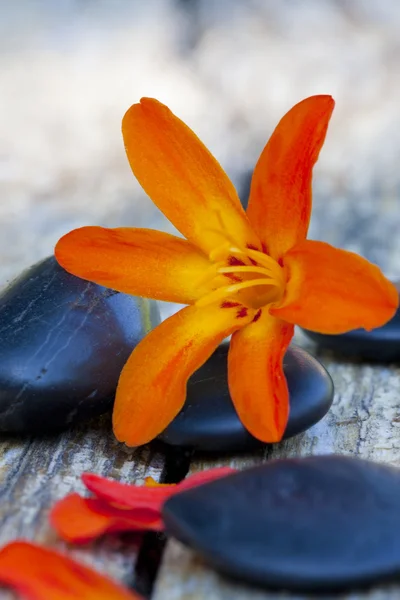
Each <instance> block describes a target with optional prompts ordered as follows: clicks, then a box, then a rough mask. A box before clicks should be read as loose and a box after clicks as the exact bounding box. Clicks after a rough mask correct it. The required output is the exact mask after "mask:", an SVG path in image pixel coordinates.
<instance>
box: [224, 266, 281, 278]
mask: <svg viewBox="0 0 400 600" xmlns="http://www.w3.org/2000/svg"><path fill="white" fill-rule="evenodd" d="M217 272H218V273H261V274H262V275H265V276H266V277H271V274H273V271H272V269H271V268H268V269H267V268H265V267H246V266H244V267H222V268H221V269H217Z"/></svg>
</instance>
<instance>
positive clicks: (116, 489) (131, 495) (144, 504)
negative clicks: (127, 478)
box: [82, 467, 235, 512]
mask: <svg viewBox="0 0 400 600" xmlns="http://www.w3.org/2000/svg"><path fill="white" fill-rule="evenodd" d="M234 471H235V469H232V468H231V467H216V468H215V469H208V470H206V471H201V472H200V473H194V474H193V475H189V477H187V478H186V479H184V480H183V481H181V482H180V483H177V484H175V483H171V484H157V485H156V486H154V484H152V485H151V486H147V485H132V484H126V483H121V482H119V481H114V480H112V479H107V478H106V477H101V476H100V475H95V474H94V473H84V474H83V475H82V481H83V483H84V484H85V486H86V487H87V489H88V490H89V491H90V492H92V494H95V496H97V498H99V499H101V500H103V502H106V503H108V504H110V505H113V506H120V507H123V508H124V509H125V512H126V509H129V510H131V511H133V510H137V509H144V508H146V509H147V510H151V511H154V512H161V508H162V505H163V504H164V502H165V501H166V500H167V499H168V498H169V497H170V496H173V495H174V494H177V493H178V492H179V491H182V490H185V489H189V488H191V487H195V486H197V485H202V484H203V483H207V482H208V481H213V480H214V479H218V478H220V477H224V476H226V475H229V474H231V473H233V472H234Z"/></svg>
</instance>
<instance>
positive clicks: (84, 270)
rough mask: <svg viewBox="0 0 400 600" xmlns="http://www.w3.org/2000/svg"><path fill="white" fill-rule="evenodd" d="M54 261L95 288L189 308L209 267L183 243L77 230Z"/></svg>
mask: <svg viewBox="0 0 400 600" xmlns="http://www.w3.org/2000/svg"><path fill="white" fill-rule="evenodd" d="M55 256H56V259H57V261H58V262H59V263H60V265H61V266H62V267H63V268H64V269H65V270H66V271H68V272H69V273H72V274H73V275H76V276H78V277H82V278H83V279H88V280H89V281H94V282H96V283H98V284H100V285H104V286H106V287H109V288H112V289H114V290H118V291H119V292H125V293H127V294H133V295H135V296H144V297H146V298H154V299H156V300H166V301H168V302H178V303H182V304H191V303H192V302H194V301H195V300H197V298H199V296H201V295H202V293H204V291H205V290H202V289H201V287H200V288H199V281H200V280H201V279H202V278H204V273H205V271H206V270H207V268H209V267H210V262H209V260H208V258H206V256H205V255H204V254H203V253H202V252H200V251H199V250H198V249H197V248H195V247H194V246H192V244H190V243H189V242H187V241H186V240H183V239H181V238H178V237H176V236H174V235H169V234H168V233H162V232H161V231H154V230H152V229H133V228H129V227H119V228H117V229H105V228H104V227H82V228H80V229H75V230H74V231H71V232H70V233H67V234H66V235H65V236H64V237H62V238H61V239H60V240H59V242H58V243H57V245H56V248H55Z"/></svg>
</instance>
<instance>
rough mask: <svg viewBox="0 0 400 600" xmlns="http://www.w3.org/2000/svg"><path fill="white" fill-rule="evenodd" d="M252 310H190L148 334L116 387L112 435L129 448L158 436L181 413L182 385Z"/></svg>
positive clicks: (170, 319)
mask: <svg viewBox="0 0 400 600" xmlns="http://www.w3.org/2000/svg"><path fill="white" fill-rule="evenodd" d="M253 314H254V313H253V312H252V311H250V310H249V311H247V310H246V309H243V308H242V309H240V310H238V309H237V308H220V307H219V306H217V305H209V306H206V307H197V306H189V307H187V308H184V309H183V310H181V311H179V312H178V313H176V314H175V315H173V316H172V317H170V318H169V319H167V320H166V321H164V322H163V323H161V325H158V327H156V328H155V329H153V331H151V332H150V333H149V334H148V335H147V336H146V337H145V338H144V339H143V340H142V341H141V342H140V343H139V344H138V346H136V348H135V349H134V351H133V352H132V354H131V356H130V358H129V359H128V362H127V363H126V365H125V367H124V369H123V371H122V373H121V377H120V380H119V383H118V388H117V395H116V399H115V405H114V414H113V425H114V433H115V435H116V437H117V438H118V440H119V441H121V442H125V443H126V444H128V446H139V445H141V444H145V443H147V442H149V441H150V440H152V439H153V438H155V437H156V436H157V435H158V434H159V433H161V432H162V431H163V430H164V429H165V428H166V427H167V425H168V424H169V423H170V422H171V421H172V419H173V418H174V417H175V416H176V415H177V413H178V412H179V411H180V409H181V408H182V406H183V404H184V402H185V398H186V383H187V380H188V379H189V377H190V376H191V375H192V373H193V372H194V371H195V370H196V369H198V368H199V367H200V366H201V365H202V364H203V363H204V362H205V361H206V360H207V359H208V358H209V357H210V356H211V354H212V353H213V351H214V350H215V348H216V347H217V346H218V344H219V343H220V342H222V340H223V339H224V338H225V337H227V336H228V335H230V334H231V333H232V332H233V331H235V330H236V329H239V328H240V327H242V326H243V325H245V324H246V323H248V322H249V320H251V318H252V315H253Z"/></svg>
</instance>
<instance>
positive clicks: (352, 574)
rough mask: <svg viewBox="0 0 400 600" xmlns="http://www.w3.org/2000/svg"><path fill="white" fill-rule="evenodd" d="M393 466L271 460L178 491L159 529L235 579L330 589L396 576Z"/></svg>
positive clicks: (398, 538) (399, 475) (398, 485)
mask: <svg viewBox="0 0 400 600" xmlns="http://www.w3.org/2000/svg"><path fill="white" fill-rule="evenodd" d="M399 498H400V472H399V470H398V469H394V468H391V467H386V466H383V465H379V464H376V463H373V462H368V461H363V460H360V459H356V458H350V457H344V456H313V457H308V458H298V459H293V460H277V461H271V462H270V463H266V464H264V465H262V466H259V467H255V468H252V469H248V470H245V471H242V472H240V473H238V474H234V475H229V476H227V477H225V478H223V479H220V480H218V481H214V482H212V483H208V484H204V485H202V486H200V487H197V488H193V489H191V490H188V491H185V492H182V493H180V494H177V495H175V496H174V497H173V498H171V499H169V500H168V501H167V502H166V504H165V505H164V508H163V519H164V523H165V525H166V531H167V533H168V534H170V535H173V536H174V537H176V538H177V539H178V540H180V541H181V542H183V543H184V544H186V545H188V546H190V547H191V548H194V549H195V550H196V551H198V552H199V553H200V554H201V556H202V557H203V558H204V559H205V560H206V561H208V562H209V563H210V564H211V565H213V566H214V567H215V568H216V569H218V570H221V571H222V572H224V573H226V574H229V575H231V576H233V577H235V578H241V579H244V580H247V581H249V582H252V583H255V584H259V585H263V586H266V587H274V588H284V589H288V590H303V591H306V590H309V591H318V590H321V591H322V590H329V591H334V590H339V589H343V588H347V587H350V586H359V585H367V584H371V583H375V582H377V581H379V580H382V579H386V578H391V577H398V576H400V535H399V531H400V511H399Z"/></svg>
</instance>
